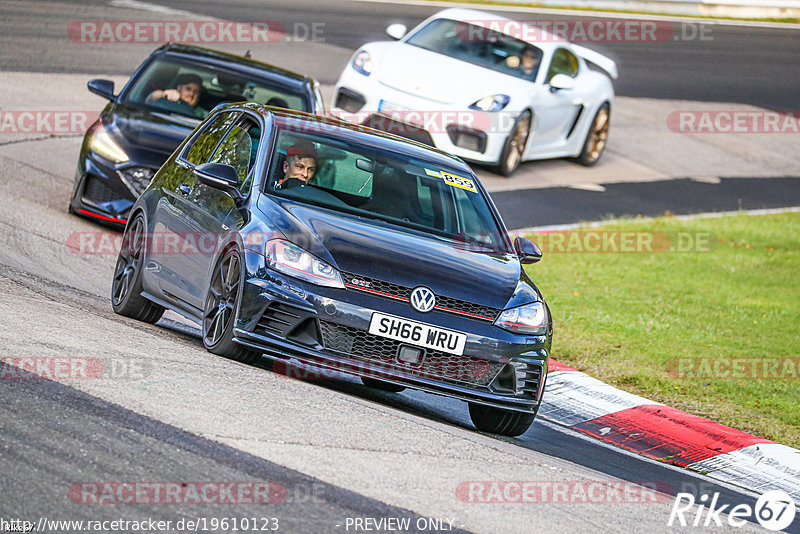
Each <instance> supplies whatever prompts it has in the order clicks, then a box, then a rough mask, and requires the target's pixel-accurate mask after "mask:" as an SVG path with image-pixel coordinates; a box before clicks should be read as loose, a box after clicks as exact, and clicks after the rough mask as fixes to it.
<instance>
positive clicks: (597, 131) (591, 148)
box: [575, 103, 611, 167]
mask: <svg viewBox="0 0 800 534" xmlns="http://www.w3.org/2000/svg"><path fill="white" fill-rule="evenodd" d="M610 126H611V114H610V113H609V108H608V104H607V103H606V104H603V105H602V106H600V109H598V110H597V113H595V115H594V119H592V125H591V126H590V127H589V132H588V133H587V134H586V140H585V141H584V142H583V148H582V149H581V153H580V155H579V156H578V157H577V158H575V161H576V162H578V163H580V164H581V165H585V166H586V167H591V166H592V165H594V164H595V163H597V162H598V161H600V156H602V155H603V150H604V149H605V148H606V142H607V141H608V129H609V127H610Z"/></svg>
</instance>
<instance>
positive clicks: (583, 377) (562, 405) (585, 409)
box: [539, 371, 661, 426]
mask: <svg viewBox="0 0 800 534" xmlns="http://www.w3.org/2000/svg"><path fill="white" fill-rule="evenodd" d="M642 404H655V405H659V406H661V403H658V402H653V401H651V400H648V399H645V398H644V397H640V396H638V395H634V394H633V393H628V392H627V391H622V390H621V389H617V388H615V387H613V386H610V385H608V384H606V383H604V382H601V381H600V380H598V379H596V378H594V377H592V376H589V375H587V374H586V373H581V372H577V371H555V372H552V373H549V375H548V377H547V386H546V390H545V394H544V397H543V399H542V406H541V408H539V413H540V414H542V415H544V416H545V417H547V418H548V419H552V420H553V421H556V422H558V423H561V424H564V425H567V426H572V425H576V424H578V423H585V422H586V421H590V420H592V419H596V418H597V417H602V416H604V415H608V414H610V413H614V412H619V411H622V410H627V409H628V408H634V407H636V406H641V405H642Z"/></svg>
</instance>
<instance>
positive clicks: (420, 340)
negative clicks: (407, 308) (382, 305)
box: [369, 312, 467, 356]
mask: <svg viewBox="0 0 800 534" xmlns="http://www.w3.org/2000/svg"><path fill="white" fill-rule="evenodd" d="M369 333H370V334H375V335H376V336H381V337H388V338H389V339H394V340H395V341H402V342H403V343H408V344H409V345H416V346H417V347H425V348H426V349H434V350H438V351H441V352H447V353H449V354H458V355H459V356H460V355H462V354H464V345H465V344H466V343H467V335H466V334H462V333H461V332H454V331H452V330H445V329H444V328H439V327H438V326H433V325H429V324H425V323H418V322H416V321H409V320H408V319H403V318H402V317H395V316H394V315H385V314H383V313H378V312H375V313H373V314H372V319H371V320H370V322H369Z"/></svg>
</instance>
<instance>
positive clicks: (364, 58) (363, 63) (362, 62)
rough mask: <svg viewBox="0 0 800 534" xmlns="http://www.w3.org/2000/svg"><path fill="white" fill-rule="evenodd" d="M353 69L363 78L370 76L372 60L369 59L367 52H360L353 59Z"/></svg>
mask: <svg viewBox="0 0 800 534" xmlns="http://www.w3.org/2000/svg"><path fill="white" fill-rule="evenodd" d="M353 68H354V69H356V70H357V71H358V72H360V73H361V74H363V75H364V76H369V75H370V74H372V59H371V58H370V57H369V52H367V51H366V50H362V51H361V52H359V53H358V54H356V57H355V58H354V59H353Z"/></svg>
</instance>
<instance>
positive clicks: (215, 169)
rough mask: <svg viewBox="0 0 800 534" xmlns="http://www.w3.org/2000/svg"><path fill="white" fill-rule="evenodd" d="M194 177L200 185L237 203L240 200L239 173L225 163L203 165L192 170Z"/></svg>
mask: <svg viewBox="0 0 800 534" xmlns="http://www.w3.org/2000/svg"><path fill="white" fill-rule="evenodd" d="M194 175H195V176H197V180H198V181H199V182H200V183H201V184H205V185H207V186H209V187H213V188H215V189H219V190H220V191H224V192H225V193H228V194H229V195H230V196H232V197H233V199H234V200H236V201H237V203H238V202H239V201H240V200H242V198H244V197H242V194H241V193H240V192H239V173H237V172H236V169H234V168H233V167H232V166H231V165H226V164H225V163H203V164H202V165H198V166H197V167H195V168H194Z"/></svg>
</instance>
